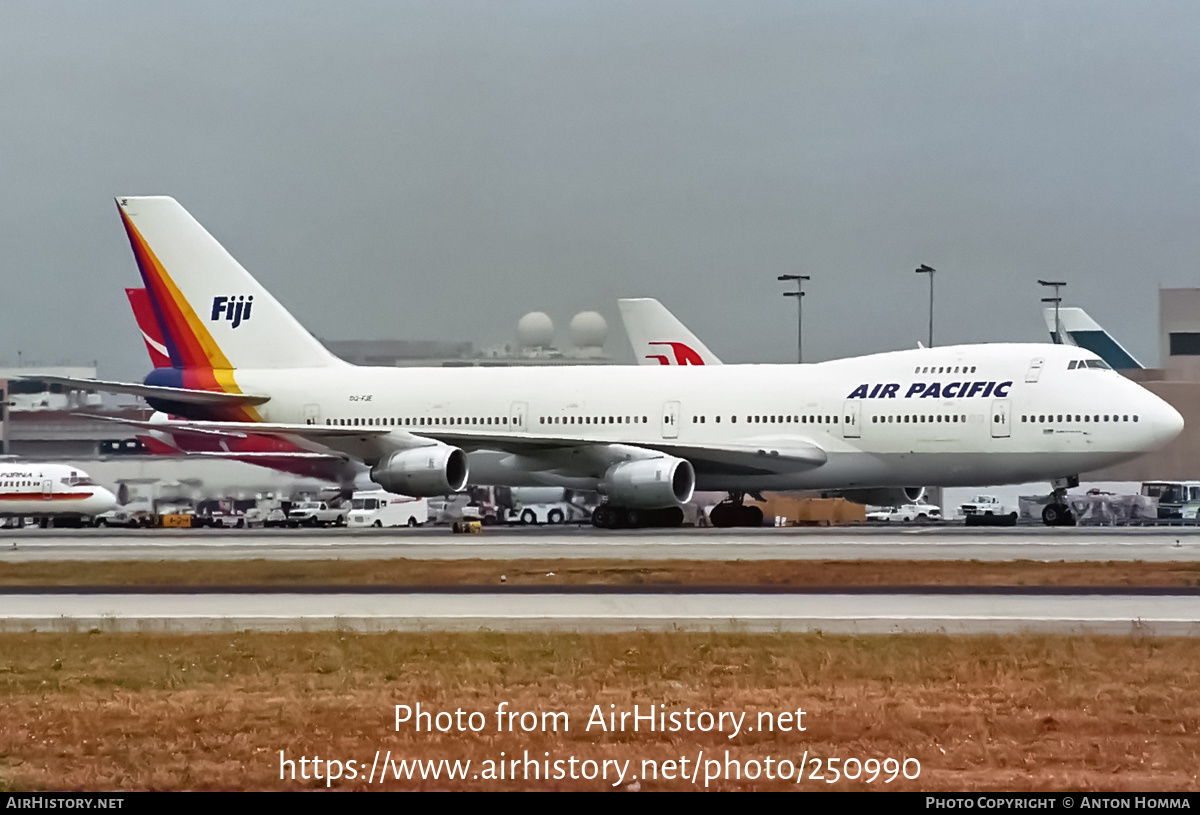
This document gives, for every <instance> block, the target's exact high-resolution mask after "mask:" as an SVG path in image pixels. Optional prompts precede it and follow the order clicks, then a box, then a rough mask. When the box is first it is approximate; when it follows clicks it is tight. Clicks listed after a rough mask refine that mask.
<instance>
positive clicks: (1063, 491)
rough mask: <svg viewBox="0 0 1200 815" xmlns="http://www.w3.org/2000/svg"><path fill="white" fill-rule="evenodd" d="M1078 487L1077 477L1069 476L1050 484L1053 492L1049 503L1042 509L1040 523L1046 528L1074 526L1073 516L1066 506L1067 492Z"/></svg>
mask: <svg viewBox="0 0 1200 815" xmlns="http://www.w3.org/2000/svg"><path fill="white" fill-rule="evenodd" d="M1078 486H1079V476H1077V475H1069V476H1067V477H1065V478H1056V479H1054V480H1053V481H1051V482H1050V487H1051V489H1052V490H1053V492H1052V493H1051V495H1050V503H1048V504H1046V506H1045V507H1044V508H1043V509H1042V523H1044V524H1045V525H1046V526H1074V525H1075V515H1074V514H1073V513H1072V512H1071V508H1070V507H1069V506H1068V505H1067V490H1068V489H1070V488H1071V487H1078Z"/></svg>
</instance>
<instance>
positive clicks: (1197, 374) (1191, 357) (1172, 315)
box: [1086, 289, 1200, 481]
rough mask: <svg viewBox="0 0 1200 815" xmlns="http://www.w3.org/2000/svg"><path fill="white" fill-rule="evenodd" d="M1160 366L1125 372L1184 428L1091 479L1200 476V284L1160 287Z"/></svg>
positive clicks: (1192, 478) (1188, 478) (1089, 477)
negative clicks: (1158, 445)
mask: <svg viewBox="0 0 1200 815" xmlns="http://www.w3.org/2000/svg"><path fill="white" fill-rule="evenodd" d="M1158 334H1159V343H1158V344H1159V360H1160V364H1161V366H1162V367H1160V368H1131V369H1127V370H1122V371H1121V373H1122V374H1124V375H1125V376H1127V377H1129V378H1130V379H1132V380H1133V381H1135V382H1137V383H1139V384H1141V385H1142V386H1143V387H1145V388H1146V389H1147V390H1149V391H1151V392H1152V393H1154V394H1155V395H1157V396H1159V397H1161V398H1162V399H1163V400H1165V401H1166V402H1168V403H1169V404H1170V405H1171V406H1172V407H1174V408H1175V409H1176V410H1178V411H1179V415H1181V416H1182V417H1183V421H1184V430H1183V433H1182V434H1181V435H1180V436H1179V438H1177V439H1176V440H1175V441H1174V442H1172V443H1171V444H1169V445H1167V446H1166V447H1165V448H1163V449H1162V450H1158V451H1156V452H1153V453H1148V454H1146V455H1144V456H1140V457H1139V458H1136V459H1134V460H1132V461H1127V462H1125V463H1124V464H1118V465H1116V466H1113V467H1107V468H1105V469H1103V470H1099V471H1097V472H1094V473H1087V474H1086V475H1087V480H1089V481H1197V480H1200V289H1159V290H1158Z"/></svg>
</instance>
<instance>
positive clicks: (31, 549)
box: [0, 526, 1200, 563]
mask: <svg viewBox="0 0 1200 815" xmlns="http://www.w3.org/2000/svg"><path fill="white" fill-rule="evenodd" d="M255 558H261V559H268V560H323V559H342V560H367V559H391V558H416V559H461V558H482V559H488V560H511V559H515V558H629V559H654V560H658V559H662V560H673V559H695V560H710V559H711V560H774V559H784V560H988V561H1006V560H1044V561H1057V560H1063V561H1094V560H1114V561H1133V560H1144V561H1157V562H1167V561H1189V562H1195V561H1198V560H1200V529H1198V528H1197V527H1148V528H1137V527H1127V528H1098V527H1089V528H1085V527H1076V528H1065V529H1048V528H1044V527H1017V528H1009V529H987V528H982V529H979V528H976V529H965V528H963V527H950V526H944V527H911V528H902V529H895V528H887V527H874V528H872V527H850V528H825V529H811V528H795V529H774V528H763V529H732V530H729V529H688V528H685V529H661V530H636V531H615V530H614V531H609V530H596V529H593V528H591V527H553V528H548V527H543V528H526V527H515V528H495V527H492V528H487V529H485V530H484V531H483V532H482V533H481V534H478V535H454V534H451V533H450V531H449V530H448V529H446V528H444V527H437V528H425V529H414V530H409V529H403V530H378V531H374V530H373V531H362V532H360V531H350V530H345V529H319V530H282V529H281V530H273V529H272V530H228V531H220V530H203V529H198V530H169V529H162V530H128V531H126V530H111V529H110V530H99V529H81V530H7V529H6V530H0V563H23V562H30V561H62V560H87V561H99V560H142V561H146V560H150V561H153V560H246V559H255Z"/></svg>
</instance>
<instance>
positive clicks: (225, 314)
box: [208, 294, 254, 328]
mask: <svg viewBox="0 0 1200 815" xmlns="http://www.w3.org/2000/svg"><path fill="white" fill-rule="evenodd" d="M253 303H254V295H253V294H251V295H249V296H247V295H244V294H239V295H237V296H236V297H214V298H213V304H212V315H211V316H210V317H209V318H208V319H209V321H210V322H216V321H217V320H220V319H222V318H224V319H225V320H227V321H229V322H232V323H233V325H231V326H230V328H237V327H238V326H239V325H241V324H242V323H244V322H247V321H248V320H249V319H250V306H251V304H253Z"/></svg>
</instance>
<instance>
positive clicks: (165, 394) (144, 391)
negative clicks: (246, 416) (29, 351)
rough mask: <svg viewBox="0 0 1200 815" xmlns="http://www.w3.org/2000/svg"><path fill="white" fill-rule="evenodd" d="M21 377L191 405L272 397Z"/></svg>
mask: <svg viewBox="0 0 1200 815" xmlns="http://www.w3.org/2000/svg"><path fill="white" fill-rule="evenodd" d="M21 379H31V380H34V381H37V382H48V383H50V384H51V385H62V386H63V387H66V388H71V389H73V390H80V391H101V392H103V393H128V394H130V395H132V396H141V397H146V398H156V399H163V400H170V401H172V402H187V403H188V404H192V405H220V406H233V405H261V404H263V403H264V402H268V401H270V399H271V397H270V396H260V395H256V394H252V393H223V392H219V391H202V390H193V389H191V388H169V387H166V386H164V385H141V384H137V383H133V382H109V381H106V380H103V379H87V378H84V377H75V376H41V375H38V374H29V375H26V376H23V377H21Z"/></svg>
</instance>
